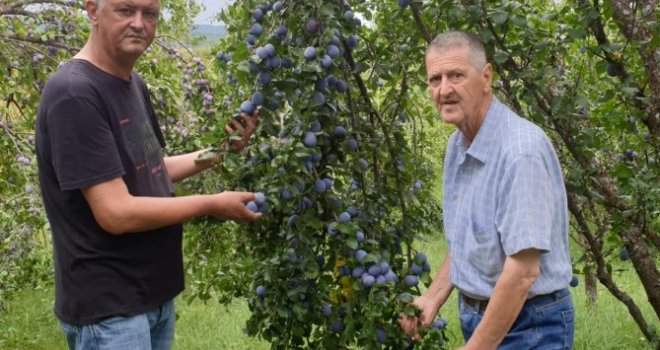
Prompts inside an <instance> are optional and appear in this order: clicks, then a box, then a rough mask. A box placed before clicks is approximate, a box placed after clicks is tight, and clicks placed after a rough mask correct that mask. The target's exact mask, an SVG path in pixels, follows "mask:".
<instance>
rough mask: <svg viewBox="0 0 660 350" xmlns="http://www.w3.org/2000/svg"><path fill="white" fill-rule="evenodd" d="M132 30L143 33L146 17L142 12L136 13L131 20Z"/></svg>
mask: <svg viewBox="0 0 660 350" xmlns="http://www.w3.org/2000/svg"><path fill="white" fill-rule="evenodd" d="M131 28H132V29H133V30H135V31H137V32H140V31H142V29H143V28H144V15H142V11H135V14H134V15H133V18H132V19H131Z"/></svg>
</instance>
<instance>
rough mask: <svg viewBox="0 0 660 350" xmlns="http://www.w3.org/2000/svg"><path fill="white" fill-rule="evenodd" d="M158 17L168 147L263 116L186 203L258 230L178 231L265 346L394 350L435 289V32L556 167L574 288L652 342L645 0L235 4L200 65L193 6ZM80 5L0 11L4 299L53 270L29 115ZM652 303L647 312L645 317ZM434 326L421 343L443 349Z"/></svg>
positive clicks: (197, 284)
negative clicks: (227, 210)
mask: <svg viewBox="0 0 660 350" xmlns="http://www.w3.org/2000/svg"><path fill="white" fill-rule="evenodd" d="M161 7H162V8H163V9H164V11H163V19H162V21H161V23H160V24H159V33H158V38H157V41H156V42H155V44H154V45H152V48H151V49H150V50H149V52H147V53H146V55H145V56H144V57H143V58H142V59H141V60H140V61H139V63H138V66H137V69H138V71H139V72H140V73H141V74H143V75H144V76H145V78H146V79H145V80H146V81H147V83H148V84H149V87H150V90H151V92H152V94H153V96H152V98H153V101H154V104H155V107H156V109H157V113H158V116H159V118H160V119H161V121H162V122H163V130H164V132H165V134H166V136H167V139H168V142H169V143H168V153H179V152H185V151H190V150H193V149H198V148H200V147H206V146H208V145H213V144H217V143H218V142H220V141H222V140H223V139H225V138H226V136H225V135H224V131H223V128H224V125H225V124H226V123H227V121H228V120H229V118H231V117H232V116H233V115H235V114H236V113H237V112H238V111H239V110H241V109H242V110H244V111H248V112H249V111H250V110H252V109H255V108H260V109H261V111H260V115H261V127H260V130H259V133H258V135H256V137H255V140H254V141H255V142H254V144H253V145H252V146H251V147H250V148H249V149H248V150H246V153H245V154H241V155H226V161H225V164H224V166H223V167H219V168H218V169H216V171H217V172H216V174H215V176H213V175H211V176H206V177H201V178H196V179H191V180H187V181H186V182H184V183H183V184H182V185H181V186H180V187H179V188H178V190H177V191H178V192H179V193H192V192H201V191H218V190H222V189H246V190H251V191H262V192H264V193H265V198H266V202H265V204H261V205H257V204H255V206H257V209H262V210H264V211H266V212H267V214H266V216H265V217H264V219H263V220H261V221H260V222H258V223H256V224H253V225H250V226H248V227H247V228H246V227H245V226H238V225H233V224H229V223H218V222H214V221H212V220H209V219H207V218H200V219H198V220H196V221H194V222H191V223H189V224H188V225H187V226H186V232H187V233H186V240H185V253H186V264H187V273H188V278H187V281H188V286H189V289H190V290H191V293H190V294H189V295H190V296H191V297H200V298H202V299H205V300H206V299H209V298H211V297H212V296H213V297H217V298H218V299H219V301H221V302H223V303H224V302H228V301H230V300H231V299H232V298H234V297H240V296H242V297H246V298H247V299H248V300H249V304H250V308H251V310H252V312H253V316H252V318H251V319H250V320H249V321H248V325H247V329H248V332H249V333H250V334H252V335H258V336H260V337H262V338H264V339H267V340H268V341H270V342H271V343H272V344H273V347H274V348H284V347H323V348H341V347H351V346H359V347H365V348H378V347H383V346H385V347H390V348H401V347H404V346H406V344H408V339H406V338H405V337H403V336H402V335H401V333H400V331H399V330H398V327H397V326H396V322H395V320H396V317H397V316H398V314H399V312H400V311H401V310H404V311H406V312H414V310H410V309H407V310H406V309H405V305H406V304H407V302H408V301H410V300H412V298H413V295H415V294H418V292H419V291H418V290H417V286H419V284H416V283H415V282H419V280H421V281H422V282H426V281H428V274H427V271H428V269H429V266H425V264H424V261H425V259H424V256H423V255H418V254H417V253H418V252H416V251H415V250H414V249H412V248H411V245H412V243H413V241H414V240H415V239H418V238H420V237H423V235H425V234H427V233H430V232H438V231H439V230H440V228H441V211H440V208H439V204H438V203H437V201H436V199H435V198H434V197H433V196H432V189H433V186H434V185H433V184H434V183H438V178H437V177H438V176H439V175H438V174H439V172H438V166H439V165H440V163H441V162H440V159H441V157H442V155H443V153H444V151H443V149H442V148H443V146H444V144H445V141H446V138H447V136H448V133H449V132H451V128H449V129H448V128H446V127H443V126H442V124H438V123H436V117H435V115H436V112H435V111H434V110H433V107H432V104H431V103H430V102H429V99H428V97H427V96H428V95H427V94H428V92H427V88H426V83H425V73H424V66H423V62H424V50H425V47H426V45H427V43H428V42H429V41H430V40H431V39H432V38H433V37H434V36H435V35H436V34H437V33H440V32H443V31H446V30H450V29H462V30H468V31H472V32H475V33H478V34H479V35H480V36H481V38H482V39H483V40H484V42H485V43H486V46H487V50H488V56H489V59H490V61H491V62H492V63H493V64H494V66H495V67H494V68H495V71H496V73H497V76H496V80H495V82H494V86H493V87H494V89H495V92H496V94H497V95H498V97H500V98H501V99H502V100H504V101H506V102H507V104H508V105H509V106H511V107H512V108H513V109H514V110H515V111H516V112H517V113H519V114H520V115H521V116H523V117H525V118H527V119H530V120H532V121H534V122H535V123H537V124H538V125H540V126H542V127H543V128H544V129H545V130H546V132H547V133H548V134H549V135H550V137H551V139H552V141H553V143H554V145H555V148H556V149H557V151H558V153H559V156H560V160H561V162H562V165H563V169H564V175H565V179H566V184H567V191H568V195H569V197H568V198H569V209H570V212H571V214H572V218H571V225H572V230H571V236H572V238H573V240H574V241H575V242H576V245H577V246H579V247H580V250H581V252H580V254H578V255H576V256H574V258H575V259H574V272H575V274H576V276H584V279H585V281H586V285H587V290H588V293H589V294H590V298H591V299H592V300H593V301H594V303H595V302H596V298H597V295H596V293H595V291H596V283H597V282H600V284H602V285H603V286H605V287H606V288H607V290H608V291H609V292H610V293H611V294H612V295H613V296H615V297H616V298H617V299H618V300H620V301H621V302H622V303H623V304H624V305H625V306H626V307H627V309H628V311H629V312H630V314H631V316H632V317H633V319H634V320H635V322H636V323H637V325H638V326H639V328H640V330H641V331H642V333H643V334H644V336H645V337H646V338H647V340H648V341H649V342H650V343H653V342H655V344H656V345H655V346H659V345H658V344H660V341H659V340H658V335H657V334H658V333H657V324H658V318H659V316H658V315H659V314H660V312H659V309H660V307H659V303H660V288H659V287H660V285H659V283H660V273H659V271H658V265H659V261H660V260H659V259H658V247H660V234H659V230H660V218H659V213H660V210H659V208H658V205H659V203H658V202H659V199H660V194H659V192H660V187H659V186H658V185H657V184H658V183H660V181H659V178H658V177H659V171H660V170H659V167H658V165H657V159H658V156H659V154H658V153H659V150H660V147H658V133H659V131H658V129H659V126H658V124H659V121H658V119H660V108H659V106H660V103H659V101H660V93H659V86H660V78H659V74H660V73H659V71H660V68H658V63H659V62H660V52H659V51H660V49H659V45H658V42H659V41H660V35H659V34H660V33H659V31H660V30H659V29H658V28H659V25H658V23H659V22H658V13H659V12H658V11H657V10H658V2H657V1H643V0H637V1H618V0H608V1H600V0H592V1H586V0H573V1H552V2H548V1H542V0H532V1H510V0H498V1H489V2H484V1H475V0H471V1H468V0H464V1H460V2H455V1H446V0H438V1H423V2H422V1H409V0H397V1H396V2H394V1H373V2H368V1H367V2H365V1H357V0H355V1H350V0H349V1H335V0H333V1H320V0H314V1H297V0H291V1H289V0H280V1H266V0H246V1H238V2H237V3H236V4H235V5H234V6H232V7H230V8H229V9H227V10H226V11H225V12H224V13H223V14H222V19H223V21H224V22H225V24H226V26H227V29H228V32H229V33H230V35H229V36H228V37H227V38H226V39H225V40H223V41H221V42H219V43H218V44H217V45H216V46H215V47H213V49H212V50H211V51H210V52H209V51H196V53H193V52H192V51H191V50H190V49H188V48H187V43H189V42H190V38H189V37H188V32H189V27H190V24H191V23H190V21H191V19H192V18H193V17H194V15H195V13H197V11H198V8H197V6H196V5H195V4H194V3H192V2H190V1H184V0H169V1H166V0H161ZM82 9H83V2H82V1H80V2H75V3H74V2H66V1H57V0H50V1H36V0H0V38H1V39H2V40H0V69H2V70H3V72H6V74H5V75H4V79H3V80H1V81H0V97H1V98H2V102H3V103H1V104H0V123H1V125H0V173H1V174H2V176H0V206H1V207H2V211H1V212H0V301H2V300H5V296H6V295H7V294H8V293H10V292H11V291H13V290H15V289H17V288H20V287H21V286H23V285H25V284H26V283H33V282H32V281H35V280H39V279H47V278H48V277H47V276H49V275H50V274H51V270H52V268H51V267H50V261H51V258H50V256H49V255H48V254H47V253H44V252H49V251H50V248H49V241H50V237H49V231H48V225H47V222H46V221H45V216H44V214H43V209H42V207H41V200H40V197H39V194H38V186H37V181H36V178H35V176H36V169H35V164H34V153H33V141H34V140H33V136H32V135H33V127H34V116H35V109H36V106H37V103H38V98H39V92H40V89H41V87H42V86H43V83H44V82H45V80H46V78H47V76H48V75H49V74H51V73H52V72H53V71H54V69H55V68H56V67H57V65H58V64H59V63H60V62H61V61H64V60H66V59H68V58H70V57H71V56H72V54H73V53H75V52H76V50H77V49H78V48H79V47H81V46H82V44H83V40H84V39H85V38H86V35H87V34H86V33H87V31H88V30H89V27H88V24H87V20H86V16H85V14H84V11H83V10H82ZM312 48H313V49H312ZM262 100H263V101H262ZM246 160H247V161H246ZM361 251H363V252H364V253H362V252H361ZM365 253H366V255H365ZM615 260H623V261H629V266H630V268H632V269H634V271H635V273H636V274H637V275H638V276H639V280H640V285H641V286H642V287H643V288H644V291H645V293H646V296H647V300H646V301H635V300H633V299H632V298H631V297H630V296H629V295H628V294H627V293H626V292H625V291H624V289H623V288H622V287H621V286H619V285H617V283H616V282H615V280H616V276H617V273H618V271H616V270H615V269H614V268H613V262H614V261H615ZM617 265H619V264H617ZM376 267H378V271H377V270H376ZM383 267H384V268H383ZM370 270H371V271H370ZM390 272H391V273H390ZM369 276H370V277H369ZM380 277H382V278H381V280H380V281H379V278H380ZM395 277H396V278H395ZM415 277H416V278H415ZM372 278H373V279H372ZM383 279H384V283H383ZM416 279H417V281H415V280H416ZM576 281H577V280H576ZM596 281H597V282H596ZM647 301H648V303H649V305H651V307H652V309H653V311H654V312H655V314H650V315H649V314H646V315H645V314H643V313H642V311H640V307H639V303H640V302H644V303H645V302H647ZM0 307H1V305H0ZM444 325H445V324H444V321H439V323H437V324H436V326H438V327H437V328H434V329H432V330H430V331H429V332H428V334H427V335H426V337H425V342H424V343H423V344H420V345H419V346H418V348H420V347H421V348H433V347H439V346H441V345H440V344H441V343H442V340H441V339H442V338H443V337H444V336H446V334H444V333H443V331H442V329H444V328H443V326H444ZM383 344H384V345H383Z"/></svg>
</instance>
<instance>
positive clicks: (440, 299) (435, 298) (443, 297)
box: [424, 252, 454, 308]
mask: <svg viewBox="0 0 660 350" xmlns="http://www.w3.org/2000/svg"><path fill="white" fill-rule="evenodd" d="M450 268H451V257H450V253H449V252H447V256H445V260H444V262H443V263H442V266H440V270H438V272H437V273H436V275H435V278H434V279H433V281H432V282H431V285H430V286H429V288H428V289H427V290H426V292H425V293H424V295H425V297H427V298H429V300H431V301H432V302H433V304H434V305H437V307H438V308H440V306H442V305H444V303H445V302H446V301H447V299H449V295H451V292H452V291H453V290H454V286H453V285H452V284H451V281H450V280H449V270H450Z"/></svg>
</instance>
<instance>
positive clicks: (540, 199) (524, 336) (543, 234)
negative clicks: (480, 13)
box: [399, 32, 574, 350]
mask: <svg viewBox="0 0 660 350" xmlns="http://www.w3.org/2000/svg"><path fill="white" fill-rule="evenodd" d="M426 69H427V78H428V85H429V88H430V92H431V96H432V99H433V102H434V104H435V106H436V109H437V111H438V113H439V114H440V115H441V116H442V119H443V120H444V121H445V122H447V123H451V124H454V125H456V127H457V129H458V130H457V131H455V132H454V133H453V134H452V136H451V137H450V139H449V143H448V146H447V154H446V156H445V163H444V174H443V215H444V230H445V236H446V239H447V242H448V246H449V249H448V252H447V255H446V257H445V259H444V262H443V264H442V266H441V267H440V270H439V271H438V273H437V275H436V276H435V278H434V280H433V282H432V283H431V285H430V286H429V288H428V289H427V290H426V292H425V293H424V294H423V295H421V296H420V297H418V298H416V299H415V301H414V302H413V304H414V305H415V306H417V307H418V308H419V309H420V311H421V313H420V316H419V318H418V317H409V316H405V315H402V316H401V318H400V320H399V322H400V324H401V327H402V328H403V329H404V331H405V332H406V333H407V334H409V335H410V336H413V337H416V338H417V337H419V334H418V326H419V324H420V323H421V325H422V326H425V327H426V326H429V325H430V324H431V322H432V321H433V319H434V318H435V316H436V315H437V313H438V311H439V309H440V308H441V307H442V306H443V305H444V303H445V302H446V301H447V299H448V298H449V295H450V294H451V293H452V291H453V290H454V289H457V290H458V293H459V296H458V300H459V309H460V320H461V330H462V332H463V336H464V338H465V341H466V343H465V345H464V347H463V348H462V349H464V350H468V349H469V350H488V349H511V350H514V349H515V350H520V349H537V348H543V349H571V348H572V346H573V329H574V324H573V317H574V308H573V302H572V299H571V295H570V292H569V291H568V289H567V287H568V284H569V282H570V280H571V278H572V269H571V261H570V256H569V252H568V210H567V201H566V191H565V187H564V182H563V177H562V172H561V168H560V165H559V161H558V160H557V155H556V154H555V151H554V149H553V147H552V144H551V143H550V141H549V139H548V137H547V136H546V135H545V133H544V132H543V131H542V130H541V129H540V128H539V127H537V126H535V125H534V124H532V123H531V122H529V121H527V120H525V119H523V118H521V117H519V116H517V115H516V114H515V113H514V112H513V111H511V110H510V109H509V108H507V107H506V106H505V105H503V104H502V103H501V102H500V101H499V100H498V99H497V98H496V97H494V96H493V92H492V86H491V84H492V77H493V71H492V66H491V65H490V63H488V62H487V60H486V54H485V49H484V46H483V44H482V43H481V41H480V40H479V38H478V37H477V36H475V35H473V34H469V33H465V32H448V33H444V34H441V35H440V36H438V37H437V38H436V39H435V40H433V42H432V43H431V44H430V45H429V47H428V49H427V52H426Z"/></svg>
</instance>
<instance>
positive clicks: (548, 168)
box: [443, 97, 572, 299]
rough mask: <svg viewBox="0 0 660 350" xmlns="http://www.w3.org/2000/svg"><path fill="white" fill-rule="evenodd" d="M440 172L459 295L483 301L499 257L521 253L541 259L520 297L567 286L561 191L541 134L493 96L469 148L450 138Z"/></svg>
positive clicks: (565, 227)
mask: <svg viewBox="0 0 660 350" xmlns="http://www.w3.org/2000/svg"><path fill="white" fill-rule="evenodd" d="M444 169H445V170H444V176H443V191H444V195H443V206H444V226H445V234H446V238H447V240H448V242H449V250H450V254H451V272H450V279H451V282H452V283H453V284H454V285H455V286H456V287H457V288H458V289H459V290H460V291H461V292H463V293H465V294H467V295H468V296H471V297H473V298H478V299H487V298H490V295H491V294H492V292H493V288H494V287H495V283H496V282H497V280H498V278H499V277H500V274H501V273H502V269H503V267H504V259H505V258H506V256H508V255H512V254H515V253H517V252H519V251H521V250H523V249H527V248H535V249H538V250H540V251H541V253H542V254H541V275H540V276H539V278H538V280H537V281H536V282H535V283H534V285H532V288H531V290H530V292H529V295H528V298H531V297H534V296H536V295H541V294H547V293H550V292H553V291H556V290H558V289H562V288H566V287H567V286H568V283H569V281H570V280H571V277H572V271H571V261H570V256H569V252H568V213H567V204H566V190H565V188H564V181H563V177H562V173H561V168H560V166H559V161H558V160H557V156H556V154H555V151H554V149H553V147H552V144H551V143H550V140H549V139H548V138H547V136H546V135H545V133H544V132H543V130H541V129H540V128H539V127H537V126H536V125H534V124H532V123H531V122H529V121H527V120H525V119H523V118H520V117H519V116H517V115H516V114H515V113H514V112H513V111H511V110H510V109H509V108H507V107H506V106H504V105H503V104H502V103H500V101H499V100H497V98H495V97H493V100H492V102H491V104H490V107H489V109H488V113H487V115H486V118H485V120H484V122H483V124H482V125H481V128H480V129H479V132H478V133H477V136H476V137H475V139H474V141H473V142H472V144H471V145H469V144H468V143H467V140H466V139H465V138H464V137H463V134H462V133H461V132H460V131H458V130H457V131H456V132H454V133H453V134H452V136H451V138H450V139H449V145H448V147H447V155H446V157H445V164H444Z"/></svg>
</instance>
